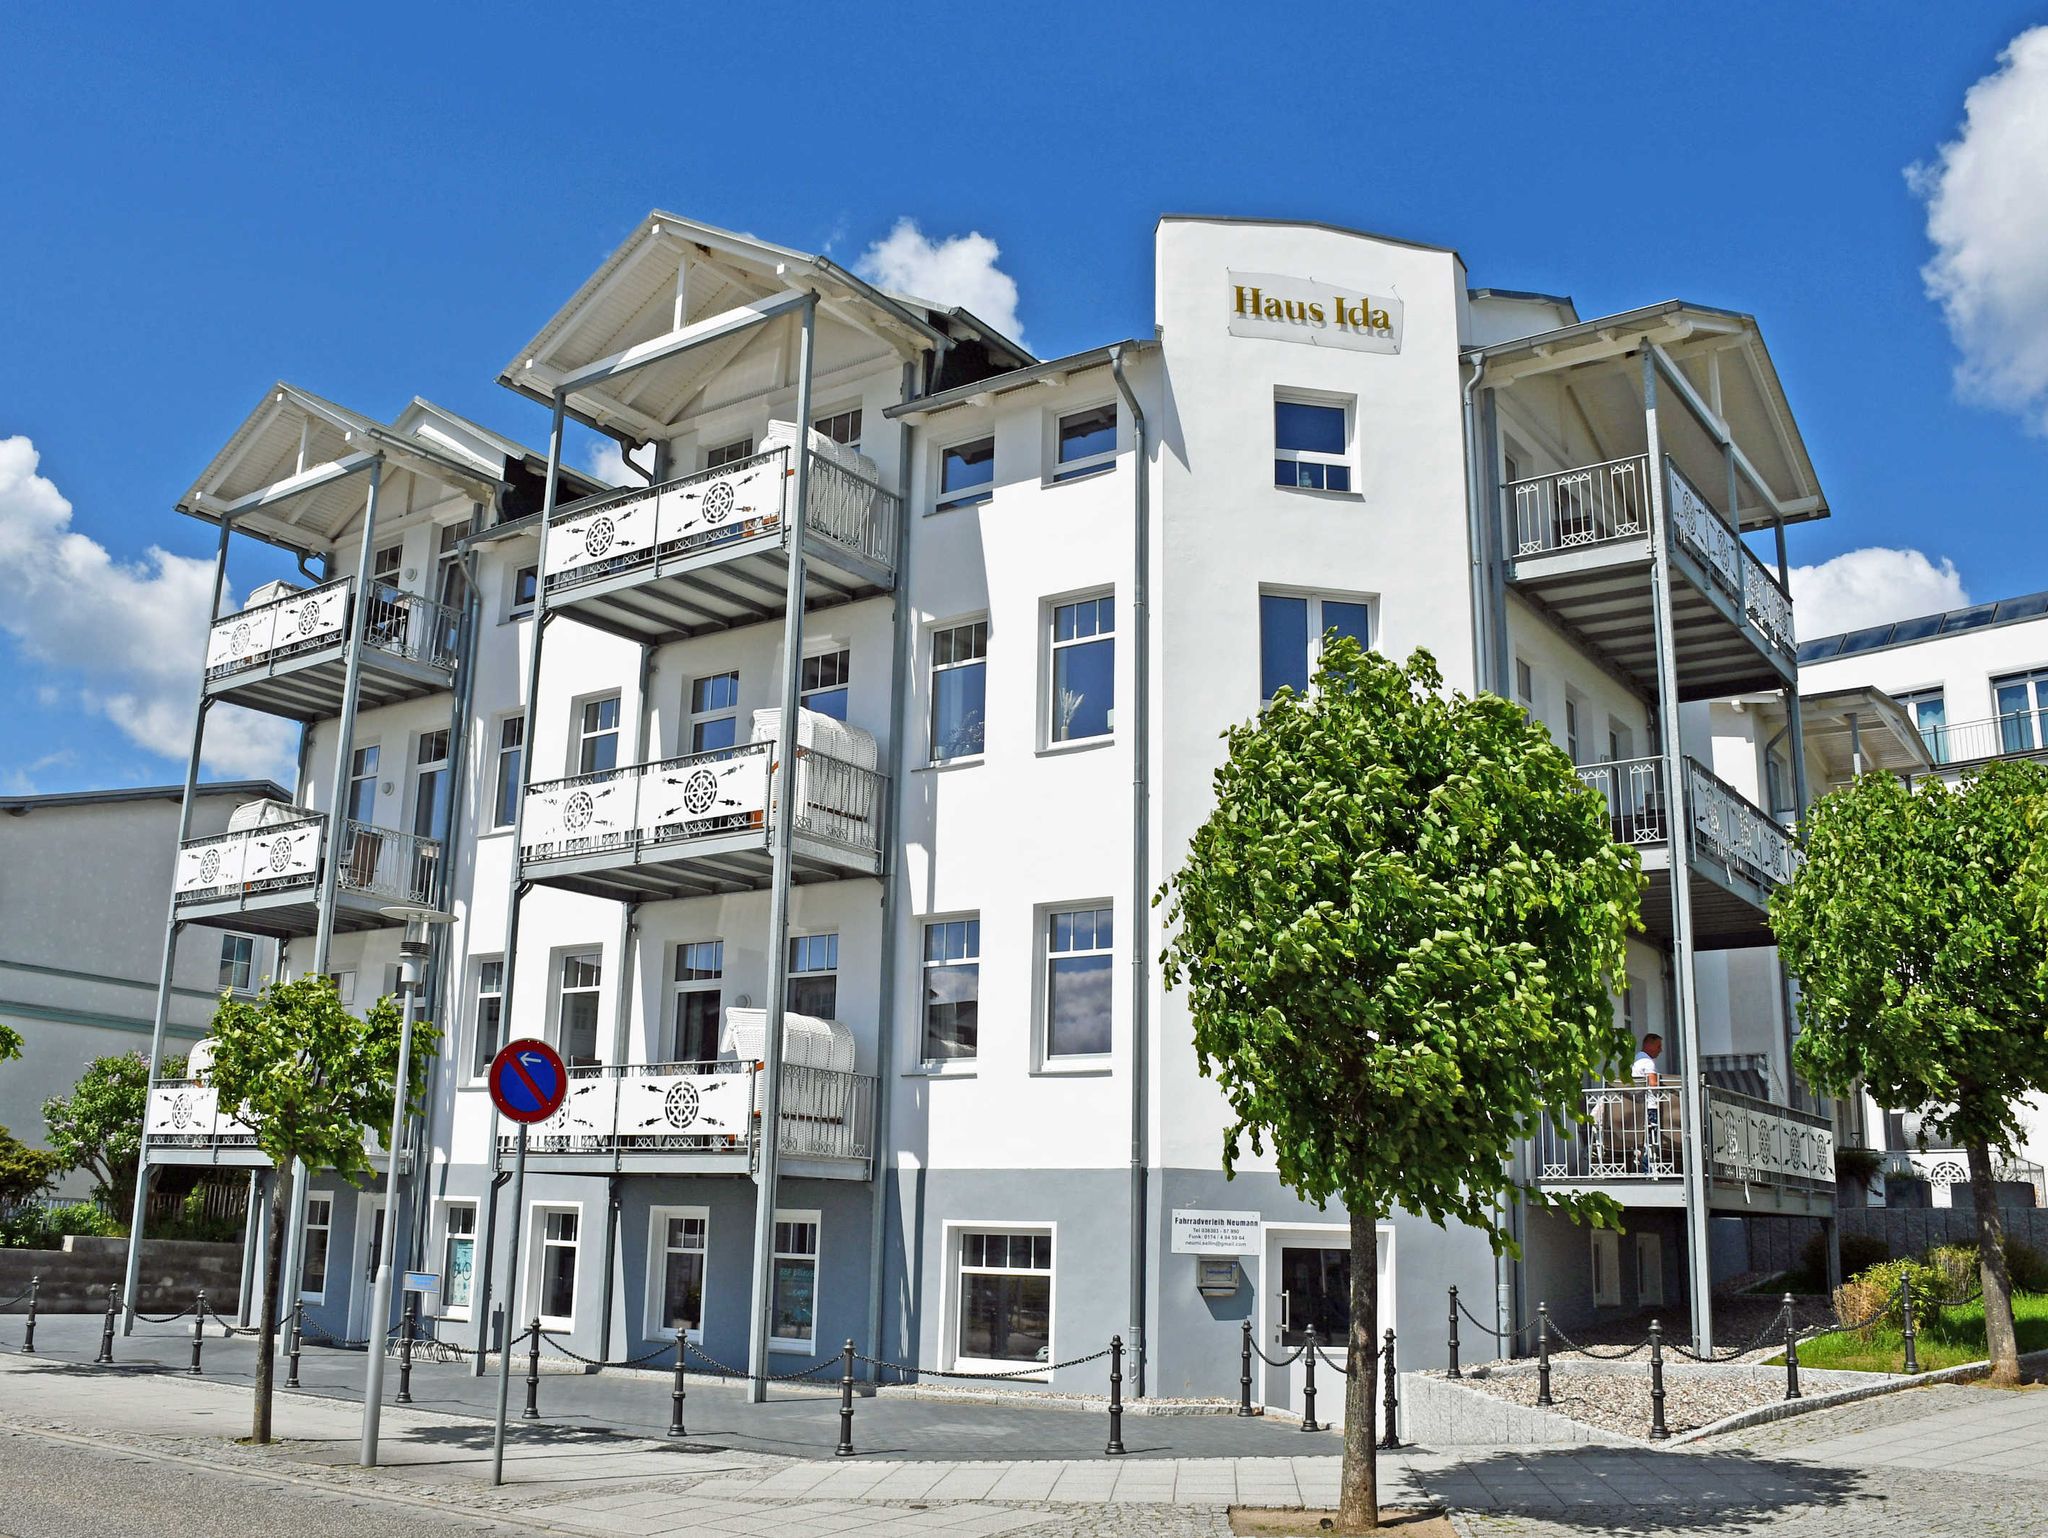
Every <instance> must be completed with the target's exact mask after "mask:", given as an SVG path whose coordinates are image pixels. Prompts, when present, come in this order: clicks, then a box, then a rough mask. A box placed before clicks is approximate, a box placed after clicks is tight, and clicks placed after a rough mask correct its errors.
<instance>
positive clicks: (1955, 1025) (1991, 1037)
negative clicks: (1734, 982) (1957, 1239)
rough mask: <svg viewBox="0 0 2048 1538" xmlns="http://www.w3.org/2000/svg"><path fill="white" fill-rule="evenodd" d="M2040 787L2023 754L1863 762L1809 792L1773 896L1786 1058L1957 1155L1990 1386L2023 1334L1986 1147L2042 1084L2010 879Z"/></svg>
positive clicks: (1829, 1087)
mask: <svg viewBox="0 0 2048 1538" xmlns="http://www.w3.org/2000/svg"><path fill="white" fill-rule="evenodd" d="M2044 794H2048V770H2044V769H2042V768H2041V767H2040V766H2039V765H2036V764H2026V763H2008V764H1993V765H1991V766H1990V767H1988V768H1986V769H1984V770H1983V771H1981V772H1980V773H1978V774H1975V775H1971V776H1969V777H1967V778H1965V779H1964V780H1963V782H1962V784H1961V785H1960V786H1959V787H1957V788H1955V789H1950V788H1949V787H1948V786H1947V785H1945V784H1943V783H1942V782H1941V781H1940V780H1936V779H1929V780H1926V781H1923V782H1922V783H1921V784H1920V785H1919V786H1918V787H1917V788H1909V787H1908V786H1907V785H1906V784H1905V783H1904V782H1903V781H1901V780H1899V779H1896V778H1894V777H1893V776H1891V775H1887V774H1866V775H1864V776H1863V777H1862V778H1860V779H1858V780H1856V781H1855V782H1854V783H1852V784H1849V785H1845V786H1843V787H1841V788H1840V789H1838V790H1835V791H1832V792H1830V793H1829V794H1828V795H1826V796H1824V797H1822V798H1821V799H1820V800H1819V801H1818V802H1816V803H1815V804H1814V806H1813V808H1812V810H1811V811H1810V812H1809V813H1808V814H1807V821H1806V824H1805V826H1804V828H1803V829H1802V833H1803V835H1804V839H1805V845H1806V861H1805V863H1804V865H1803V866H1801V868H1800V870H1799V872H1798V874H1797V875H1796V876H1794V877H1793V879H1792V881H1791V882H1790V883H1788V884H1787V885H1786V886H1784V887H1781V888H1780V889H1779V891H1778V892H1777V894H1776V895H1775V896H1774V897H1773V898H1772V900H1771V927H1772V929H1773V930H1774V931H1775V932H1776V933H1777V937H1778V949H1779V953H1780V954H1781V955H1782V956H1783V957H1784V959H1785V964H1786V965H1787V966H1788V967H1789V968H1791V970H1792V972H1793V973H1794V974H1795V975H1796V976H1797V977H1798V978H1799V1019H1800V1024H1801V1027H1802V1029H1801V1031H1800V1034H1799V1039H1798V1040H1797V1041H1796V1042H1795V1043H1794V1044H1793V1048H1792V1061H1793V1064H1794V1065H1795V1066H1796V1067H1797V1068H1798V1070H1799V1071H1800V1073H1801V1074H1803V1075H1804V1076H1805V1077H1806V1079H1807V1080H1808V1081H1809V1082H1810V1083H1812V1084H1814V1085H1815V1086H1816V1087H1818V1088H1820V1089H1822V1090H1824V1091H1826V1092H1827V1093H1829V1094H1833V1095H1848V1094H1853V1093H1855V1092H1856V1090H1857V1088H1858V1085H1859V1081H1860V1083H1861V1085H1862V1086H1864V1087H1867V1088H1868V1089H1869V1091H1870V1093H1871V1095H1872V1096H1873V1097H1874V1098H1875V1099H1876V1101H1877V1103H1878V1104H1879V1105H1882V1106H1886V1107H1889V1108H1891V1109H1894V1110H1900V1111H1918V1112H1919V1113H1920V1115H1921V1124H1922V1127H1923V1129H1924V1131H1931V1132H1933V1133H1934V1134H1936V1135H1937V1136H1939V1137H1942V1138H1944V1139H1946V1140H1947V1141H1949V1142H1951V1143H1953V1144H1956V1145H1959V1146H1960V1147H1961V1148H1962V1149H1963V1150H1964V1151H1965V1154H1966V1156H1967V1158H1968V1161H1969V1167H1970V1194H1971V1196H1972V1198H1973V1200H1974V1202H1975V1206H1976V1210H1977V1254H1978V1269H1979V1273H1980V1275H1981V1277H1982V1279H1983V1285H1984V1335H1985V1344H1986V1346H1987V1347H1988V1348H1989V1351H1990V1355H1991V1362H1992V1379H1993V1381H1994V1382H2000V1383H2016V1382H2017V1381H2018V1380H2019V1341H2018V1337H2017V1336H2016V1335H2015V1333H2014V1330H2013V1315H2012V1282H2011V1279H2010V1277H2009V1275H2008V1273H2007V1270H2006V1260H2005V1243H2004V1240H2005V1235H2004V1224H2003V1222H2002V1220H2001V1219H2000V1217H1999V1211H1998V1200H1997V1186H1996V1181H1995V1179H1994V1175H1993V1158H1994V1155H1995V1154H1998V1153H2003V1152H2009V1151H2010V1150H2011V1149H2012V1148H2013V1147H2014V1146H2015V1144H2016V1142H2017V1141H2018V1139H2019V1137H2020V1134H2021V1126H2020V1104H2021V1101H2022V1099H2023V1097H2025V1096H2026V1095H2028V1094H2029V1093H2036V1092H2041V1091H2044V1090H2048V931H2044V930H2043V929H2042V928H2041V927H2040V925H2039V924H2037V923H2036V922H2035V921H2034V917H2033V905H2032V903H2031V902H2030V901H2029V899H2028V895H2027V882H2026V880H2025V879H2024V877H2023V876H2022V869H2023V867H2024V866H2025V863H2026V860H2027V856H2028V853H2029V850H2030V846H2031V842H2032V836H2031V834H2030V832H2029V830H2028V826H2027V813H2028V811H2029V809H2030V807H2031V805H2032V803H2033V802H2034V801H2036V800H2038V799H2039V798H2041V797H2042V796H2043V795H2044ZM1923 1135H1924V1134H1923Z"/></svg>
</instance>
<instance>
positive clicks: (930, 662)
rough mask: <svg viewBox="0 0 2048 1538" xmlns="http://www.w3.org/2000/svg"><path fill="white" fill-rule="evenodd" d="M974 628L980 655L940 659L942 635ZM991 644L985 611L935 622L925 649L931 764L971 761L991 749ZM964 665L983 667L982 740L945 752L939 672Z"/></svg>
mask: <svg viewBox="0 0 2048 1538" xmlns="http://www.w3.org/2000/svg"><path fill="white" fill-rule="evenodd" d="M975 629H979V630H980V632H981V651H980V654H979V655H978V656H973V657H969V658H967V659H966V660H965V661H958V660H956V661H952V662H941V661H939V638H940V637H941V636H951V635H953V634H955V633H956V632H959V631H962V630H975ZM971 640H972V638H971V637H970V642H971ZM988 643H989V617H988V616H987V615H986V614H981V615H977V616H974V617H972V618H967V619H957V620H949V621H947V622H946V623H944V624H939V625H933V626H932V627H931V628H930V639H929V641H928V642H927V645H926V649H925V678H926V687H927V689H928V691H929V693H930V696H931V700H930V706H931V708H930V709H929V710H927V711H926V712H925V718H926V719H925V732H926V736H927V738H928V742H927V745H926V747H927V755H928V756H927V758H926V762H927V763H928V764H958V763H972V762H975V761H976V760H979V759H980V758H982V757H983V756H985V755H986V754H987V752H988ZM963 668H980V669H981V742H980V743H979V745H977V746H976V747H975V748H973V749H972V750H971V751H969V752H963V753H948V754H943V755H942V754H941V753H940V751H939V748H940V736H939V675H940V674H941V673H951V672H955V671H958V670H960V669H963Z"/></svg>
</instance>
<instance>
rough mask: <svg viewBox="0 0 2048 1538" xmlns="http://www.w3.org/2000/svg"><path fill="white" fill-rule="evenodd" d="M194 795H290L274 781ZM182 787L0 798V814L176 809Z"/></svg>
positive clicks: (234, 783) (231, 783)
mask: <svg viewBox="0 0 2048 1538" xmlns="http://www.w3.org/2000/svg"><path fill="white" fill-rule="evenodd" d="M194 793H195V794H196V795H201V796H234V797H236V798H238V799H242V800H255V801H289V800H291V798H292V793H291V792H290V791H288V790H286V789H285V788H284V787H283V786H282V785H280V784H278V783H277V781H275V780H213V781H210V782H208V783H205V784H202V785H200V786H198V787H196V789H195V792H194ZM184 796H185V787H184V786H182V785H134V786H124V787H122V788H121V789H118V790H59V791H51V792H49V793H48V794H45V795H37V796H0V812H5V813H6V814H7V815H8V816H10V817H26V816H27V815H28V814H29V813H30V812H36V811H44V810H50V809H54V808H57V807H64V806H99V805H102V804H111V803H113V802H117V801H168V802H170V803H171V804H172V805H173V806H176V805H177V804H178V803H179V802H181V801H182V800H183V799H184Z"/></svg>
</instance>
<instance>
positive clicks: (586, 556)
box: [542, 445, 897, 595]
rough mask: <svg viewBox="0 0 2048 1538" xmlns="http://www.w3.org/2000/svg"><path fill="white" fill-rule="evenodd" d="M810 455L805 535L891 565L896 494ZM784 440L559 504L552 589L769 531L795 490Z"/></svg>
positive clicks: (548, 577)
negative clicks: (656, 481) (676, 475)
mask: <svg viewBox="0 0 2048 1538" xmlns="http://www.w3.org/2000/svg"><path fill="white" fill-rule="evenodd" d="M806 452H807V453H809V454H810V470H811V475H810V505H809V507H808V508H807V509H806V512H805V519H804V526H805V528H806V529H807V530H808V532H809V533H810V535H811V537H813V538H815V539H818V540H821V541H823V542H824V543H825V544H827V545H829V546H836V547H838V548H839V549H841V550H844V551H845V552H847V554H849V555H852V556H855V557H858V558H859V559H860V560H862V561H864V562H866V563H868V564H870V565H874V566H878V567H881V568H883V569H884V570H889V571H893V570H894V569H895V566H896V508H897V499H896V497H895V495H894V494H893V493H891V492H888V491H885V490H883V489H882V487H881V486H880V485H878V484H877V483H875V482H874V481H871V480H869V479H868V478H867V477H865V476H863V475H860V474H859V473H857V472H856V471H854V470H851V469H849V468H848V467H847V466H845V465H842V464H839V463H838V462H837V461H835V460H832V459H828V458H827V457H825V456H824V455H822V454H820V453H818V452H817V451H816V450H806ZM790 454H791V449H790V447H789V446H788V445H782V446H780V447H776V448H772V449H769V450H767V451H765V452H763V453H760V454H756V455H754V456H752V457H751V458H749V459H742V460H737V461H735V462H733V463H732V464H728V465H720V466H718V467H717V468H716V469H713V470H704V471H700V472H698V473H697V474H695V475H686V476H683V477H682V478H680V479H678V480H672V481H664V482H662V483H661V484H660V485H657V486H647V487H634V488H633V489H631V490H630V491H623V492H610V493H606V494H605V495H603V496H601V497H595V498H591V497H586V498H584V499H583V500H582V501H580V502H572V503H570V504H568V505H567V506H566V507H561V508H558V509H556V511H555V514H554V516H553V518H552V519H551V520H550V521H549V526H548V555H547V570H546V571H545V572H544V573H543V574H542V581H543V585H544V586H545V588H546V591H547V592H548V593H549V594H551V595H552V594H563V593H569V592H573V591H574V589H575V588H577V587H579V586H581V585H583V584H586V583H590V582H595V581H597V580H598V579H600V578H603V577H609V576H613V575H616V574H618V573H622V572H629V571H634V570H637V569H640V568H643V567H644V568H649V569H652V568H655V567H657V566H659V565H660V564H661V562H663V561H665V560H667V559H670V558H672V557H676V556H683V555H690V554H694V553H696V552H698V551H702V550H709V549H713V548H715V547H717V546H719V545H723V544H730V543H737V542H739V541H741V540H746V539H753V538H757V537H760V536H763V535H768V534H774V533H777V532H778V531H780V530H781V528H782V527H783V518H784V515H785V514H786V512H787V511H788V510H789V499H790V498H791V497H792V496H793V495H795V485H796V481H795V476H794V474H793V472H792V470H791V468H790Z"/></svg>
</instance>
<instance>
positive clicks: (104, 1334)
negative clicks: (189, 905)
mask: <svg viewBox="0 0 2048 1538" xmlns="http://www.w3.org/2000/svg"><path fill="white" fill-rule="evenodd" d="M120 1310H121V1289H120V1288H119V1287H117V1286H115V1285H114V1283H112V1282H109V1283H107V1322H106V1325H105V1327H104V1328H103V1329H102V1330H101V1331H100V1354H99V1355H98V1356H96V1357H94V1358H93V1364H94V1365H95V1366H97V1365H99V1364H101V1363H105V1364H106V1365H108V1366H112V1365H113V1361H114V1316H115V1315H116V1314H117V1313H119V1312H120ZM1910 1338H1911V1337H1910V1336H1909V1337H1908V1339H1910Z"/></svg>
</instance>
